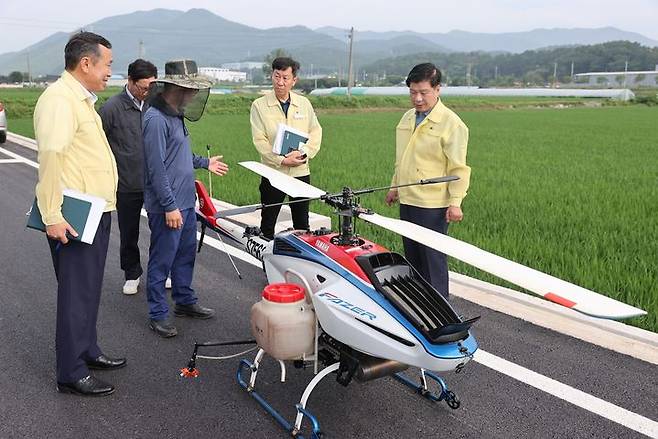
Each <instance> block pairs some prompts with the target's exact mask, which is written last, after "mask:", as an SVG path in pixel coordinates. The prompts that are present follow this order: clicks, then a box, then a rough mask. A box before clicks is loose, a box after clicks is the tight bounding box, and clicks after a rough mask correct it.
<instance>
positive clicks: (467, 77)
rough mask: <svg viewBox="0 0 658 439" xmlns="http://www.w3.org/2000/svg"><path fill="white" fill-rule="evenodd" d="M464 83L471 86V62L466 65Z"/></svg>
mask: <svg viewBox="0 0 658 439" xmlns="http://www.w3.org/2000/svg"><path fill="white" fill-rule="evenodd" d="M466 85H468V86H469V87H470V86H471V63H468V66H467V67H466Z"/></svg>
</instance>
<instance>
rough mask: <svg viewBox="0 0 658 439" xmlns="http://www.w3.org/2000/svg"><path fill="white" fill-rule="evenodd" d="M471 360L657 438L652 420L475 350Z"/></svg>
mask: <svg viewBox="0 0 658 439" xmlns="http://www.w3.org/2000/svg"><path fill="white" fill-rule="evenodd" d="M474 360H475V361H477V362H478V363H480V364H482V365H483V366H487V367H488V368H490V369H493V370H495V371H497V372H500V373H502V374H504V375H507V376H509V377H511V378H514V379H516V380H518V381H521V382H522V383H525V384H527V385H529V386H532V387H534V388H536V389H539V390H541V391H542V392H546V393H549V394H551V395H553V396H555V397H558V398H560V399H562V400H564V401H567V402H569V403H571V404H573V405H575V406H578V407H581V408H583V409H585V410H587V411H590V412H592V413H594V414H596V415H599V416H601V417H603V418H606V419H609V420H611V421H613V422H616V423H618V424H620V425H623V426H624V427H626V428H630V429H631V430H635V431H637V432H638V433H642V434H645V435H647V436H649V437H652V438H658V422H656V421H654V420H652V419H649V418H645V417H644V416H640V415H638V414H637V413H634V412H631V411H629V410H626V409H624V408H621V407H619V406H617V405H614V404H611V403H609V402H607V401H604V400H602V399H600V398H597V397H595V396H592V395H590V394H589V393H585V392H583V391H581V390H578V389H575V388H573V387H571V386H568V385H566V384H562V383H561V382H559V381H556V380H554V379H552V378H548V377H546V376H544V375H541V374H538V373H537V372H533V371H532V370H530V369H526V368H525V367H522V366H519V365H518V364H514V363H512V362H510V361H507V360H505V359H503V358H500V357H497V356H495V355H493V354H490V353H489V352H485V351H483V350H482V349H478V351H477V352H476V353H475V358H474Z"/></svg>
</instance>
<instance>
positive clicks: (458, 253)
mask: <svg viewBox="0 0 658 439" xmlns="http://www.w3.org/2000/svg"><path fill="white" fill-rule="evenodd" d="M359 218H361V219H363V220H365V221H367V222H369V223H372V224H376V225H378V226H380V227H383V228H385V229H388V230H390V231H392V232H395V233H397V234H400V235H402V236H405V237H407V238H409V239H412V240H414V241H416V242H419V243H421V244H423V245H426V246H428V247H431V248H433V249H435V250H438V251H440V252H442V253H445V254H446V255H449V256H452V257H454V258H457V259H459V260H461V261H463V262H466V263H467V264H470V265H473V266H474V267H477V268H479V269H481V270H484V271H486V272H488V273H491V274H493V275H494V276H497V277H500V278H501V279H505V280H507V281H509V282H511V283H513V284H516V285H518V286H520V287H523V288H525V289H526V290H528V291H531V292H533V293H534V294H537V295H538V296H542V297H544V298H546V299H548V300H550V301H552V302H555V303H558V304H560V305H563V306H566V307H567V308H571V309H574V310H576V311H579V312H581V313H583V314H587V315H590V316H593V317H600V318H604V319H614V320H619V319H627V318H630V317H637V316H642V315H645V314H646V311H644V310H642V309H639V308H635V307H633V306H631V305H627V304H625V303H622V302H619V301H617V300H614V299H611V298H610V297H606V296H604V295H602V294H599V293H596V292H594V291H591V290H588V289H586V288H583V287H579V286H578V285H574V284H572V283H570V282H567V281H564V280H562V279H558V278H556V277H553V276H551V275H549V274H546V273H542V272H541V271H538V270H535V269H532V268H529V267H526V266H525V265H522V264H519V263H516V262H513V261H510V260H509V259H505V258H503V257H501V256H497V255H494V254H493V253H489V252H487V251H485V250H482V249H480V248H478V247H476V246H474V245H471V244H468V243H466V242H463V241H460V240H458V239H455V238H451V237H450V236H447V235H443V234H441V233H437V232H434V231H433V230H430V229H427V228H425V227H422V226H418V225H416V224H413V223H411V222H408V221H402V220H398V219H393V218H388V217H385V216H381V215H378V214H365V213H364V214H360V215H359Z"/></svg>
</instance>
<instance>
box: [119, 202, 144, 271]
mask: <svg viewBox="0 0 658 439" xmlns="http://www.w3.org/2000/svg"><path fill="white" fill-rule="evenodd" d="M143 205H144V192H117V219H118V220H119V236H120V239H121V245H120V247H119V257H120V259H121V269H122V270H123V271H124V273H125V276H126V280H133V279H137V278H138V277H140V276H141V275H142V273H143V270H142V264H141V261H140V256H139V222H140V219H141V211H142V206H143Z"/></svg>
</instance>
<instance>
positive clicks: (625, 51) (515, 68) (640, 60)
mask: <svg viewBox="0 0 658 439" xmlns="http://www.w3.org/2000/svg"><path fill="white" fill-rule="evenodd" d="M428 61H429V62H433V63H435V64H436V65H437V66H439V68H440V69H441V70H442V72H443V78H444V81H443V82H444V83H447V84H449V85H480V86H509V85H545V84H552V83H555V82H561V83H570V82H572V76H571V75H572V73H585V72H620V71H625V70H628V71H640V70H655V69H656V67H657V66H658V48H657V47H653V48H651V47H645V46H642V45H640V44H638V43H632V42H629V41H613V42H609V43H604V44H595V45H589V46H570V47H558V48H550V49H542V50H529V51H526V52H523V53H519V54H510V53H499V54H496V53H490V52H470V53H458V52H453V53H417V54H413V55H405V56H399V57H394V58H387V59H382V60H380V61H377V62H374V63H372V64H370V65H368V66H365V67H364V68H363V69H362V70H363V71H365V72H368V75H367V76H366V75H364V76H365V78H367V77H368V76H369V77H370V78H371V81H370V82H371V83H368V81H367V80H365V81H360V82H362V83H364V85H375V84H372V82H375V83H376V82H377V81H381V80H382V77H385V78H388V77H389V76H390V75H394V76H395V79H397V78H398V77H405V76H406V74H407V73H408V72H409V70H410V69H411V67H413V66H414V65H415V64H418V63H420V62H428ZM385 81H386V82H390V81H387V80H385ZM357 82H359V78H357ZM377 85H379V84H377Z"/></svg>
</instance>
